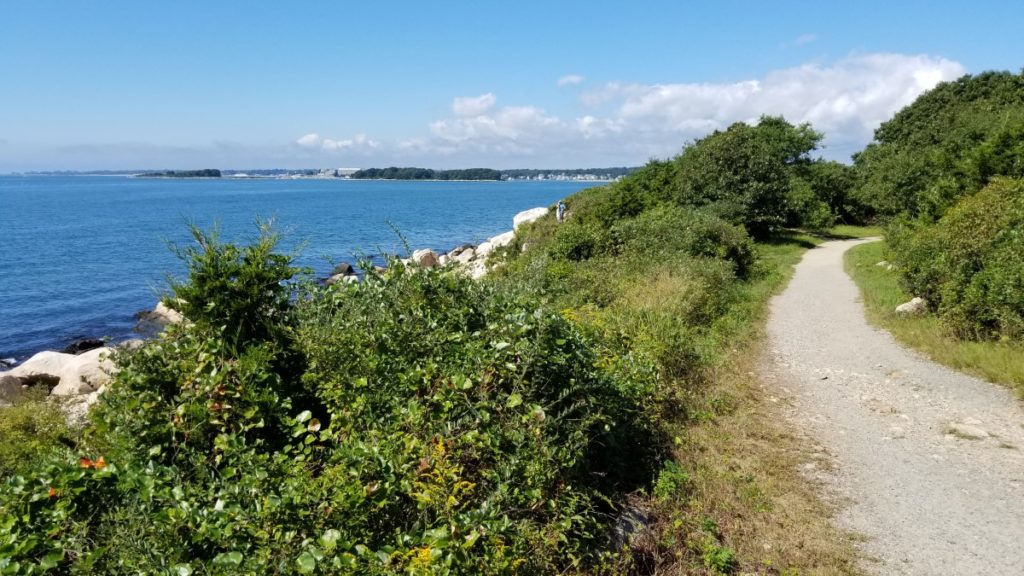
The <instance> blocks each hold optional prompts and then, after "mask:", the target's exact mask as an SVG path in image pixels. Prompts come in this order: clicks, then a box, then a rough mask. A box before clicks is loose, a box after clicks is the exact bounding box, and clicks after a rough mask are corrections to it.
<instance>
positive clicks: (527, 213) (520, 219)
mask: <svg viewBox="0 0 1024 576" xmlns="http://www.w3.org/2000/svg"><path fill="white" fill-rule="evenodd" d="M549 210H550V208H547V207H540V208H530V209H529V210H523V211H522V212H520V213H519V214H516V215H515V216H513V217H512V229H513V230H518V229H519V227H520V226H522V225H523V224H526V223H528V222H533V221H534V220H539V219H541V218H543V217H544V216H546V215H547V213H548V211H549Z"/></svg>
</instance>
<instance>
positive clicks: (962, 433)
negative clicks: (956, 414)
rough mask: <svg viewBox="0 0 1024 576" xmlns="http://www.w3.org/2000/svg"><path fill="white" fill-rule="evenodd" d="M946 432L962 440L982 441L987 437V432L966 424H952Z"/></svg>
mask: <svg viewBox="0 0 1024 576" xmlns="http://www.w3.org/2000/svg"><path fill="white" fill-rule="evenodd" d="M946 432H947V433H948V434H952V435H953V436H956V437H958V438H963V439H964V440H984V439H985V438H988V437H989V433H988V432H987V431H985V430H984V429H982V428H979V427H978V426H975V425H974V424H969V423H967V422H953V423H952V424H950V425H949V427H948V428H947V429H946Z"/></svg>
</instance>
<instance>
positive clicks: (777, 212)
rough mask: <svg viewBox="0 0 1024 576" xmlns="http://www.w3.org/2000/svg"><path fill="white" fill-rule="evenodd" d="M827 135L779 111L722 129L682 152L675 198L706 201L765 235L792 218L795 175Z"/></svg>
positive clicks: (693, 202)
mask: <svg viewBox="0 0 1024 576" xmlns="http://www.w3.org/2000/svg"><path fill="white" fill-rule="evenodd" d="M821 138H822V136H821V134H819V133H818V132H815V131H814V130H813V129H812V128H811V127H810V125H808V124H803V125H800V126H793V125H792V124H790V123H788V122H786V121H785V120H784V119H782V118H775V117H763V118H762V119H761V122H760V123H759V124H758V125H757V126H750V125H748V124H744V123H742V122H739V123H736V124H733V125H732V126H730V127H729V128H728V129H726V130H725V131H716V132H714V133H713V134H711V135H709V136H707V137H705V138H702V139H700V140H697V141H696V142H694V143H693V144H691V145H690V146H687V147H686V149H685V150H683V153H682V154H681V155H679V157H677V158H676V160H675V163H676V165H677V170H678V172H677V175H678V176H677V183H676V185H675V186H674V187H673V193H674V196H675V198H674V200H675V201H676V202H677V203H679V204H682V205H688V206H695V207H704V208H706V209H708V210H710V211H711V212H713V213H715V214H717V215H719V216H721V217H723V218H725V219H726V220H728V221H730V222H733V223H736V224H741V225H743V226H745V227H746V228H747V230H748V231H749V232H750V233H751V235H752V236H754V237H759V238H763V237H765V236H767V235H768V234H769V233H771V232H772V231H773V230H775V229H777V228H779V227H781V226H782V225H784V224H785V223H786V220H787V218H786V217H787V203H788V199H789V195H790V192H791V188H792V180H791V178H792V177H793V176H794V175H796V172H795V170H796V168H797V167H800V166H804V165H806V164H808V163H809V162H810V153H811V152H812V151H813V150H814V149H815V148H816V147H817V145H818V143H819V142H820V141H821Z"/></svg>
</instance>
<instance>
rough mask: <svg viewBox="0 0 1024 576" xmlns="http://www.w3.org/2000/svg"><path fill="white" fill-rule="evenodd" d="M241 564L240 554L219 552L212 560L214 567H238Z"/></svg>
mask: <svg viewBox="0 0 1024 576" xmlns="http://www.w3.org/2000/svg"><path fill="white" fill-rule="evenodd" d="M241 564H242V553H241V552H221V553H220V554H217V555H216V556H215V557H214V558H213V565H214V566H240V565H241Z"/></svg>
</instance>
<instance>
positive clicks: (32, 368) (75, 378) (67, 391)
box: [3, 347, 115, 396]
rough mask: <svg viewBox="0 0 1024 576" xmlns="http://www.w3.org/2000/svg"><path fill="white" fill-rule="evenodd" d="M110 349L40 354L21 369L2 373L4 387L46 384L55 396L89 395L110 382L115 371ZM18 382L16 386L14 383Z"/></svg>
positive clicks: (30, 359)
mask: <svg viewBox="0 0 1024 576" xmlns="http://www.w3.org/2000/svg"><path fill="white" fill-rule="evenodd" d="M110 352H111V349H110V348H106V347H103V348H95V349H92V350H89V351H87V352H83V353H81V354H77V355H75V354H64V353H63V352H50V351H46V352H40V353H38V354H36V355H35V356H33V357H31V358H29V359H28V360H26V361H25V362H24V363H23V364H21V365H20V366H18V367H16V368H13V369H11V370H9V371H7V372H4V373H3V378H4V388H5V389H8V388H11V387H12V386H15V385H17V386H21V387H25V386H36V385H44V386H47V387H49V388H50V394H51V395H53V396H75V395H80V394H90V393H92V392H95V391H96V390H98V389H99V388H100V387H102V386H104V385H105V384H106V383H107V382H109V381H110V376H111V374H113V372H114V370H115V366H114V363H113V362H111V361H110V358H109V356H110ZM15 380H16V383H15Z"/></svg>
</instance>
